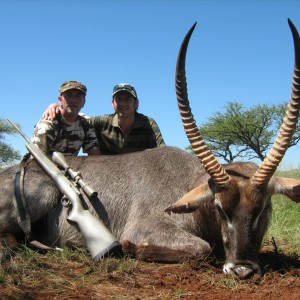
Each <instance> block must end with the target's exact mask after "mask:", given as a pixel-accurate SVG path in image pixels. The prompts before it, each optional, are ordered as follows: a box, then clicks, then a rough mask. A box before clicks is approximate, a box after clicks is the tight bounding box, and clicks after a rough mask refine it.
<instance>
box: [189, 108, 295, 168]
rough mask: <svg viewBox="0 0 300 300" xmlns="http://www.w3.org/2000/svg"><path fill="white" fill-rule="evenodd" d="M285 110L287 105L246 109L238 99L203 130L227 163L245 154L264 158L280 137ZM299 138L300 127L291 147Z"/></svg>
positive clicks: (249, 156) (217, 152)
mask: <svg viewBox="0 0 300 300" xmlns="http://www.w3.org/2000/svg"><path fill="white" fill-rule="evenodd" d="M285 110H286V106H285V105H284V104H280V105H266V104H263V105H257V106H255V107H252V108H249V109H246V108H245V107H243V105H242V104H240V103H238V102H227V104H226V106H225V112H223V113H221V112H217V113H216V114H215V115H214V116H213V117H211V118H209V120H208V122H207V123H204V124H203V125H202V126H200V127H199V130H200V132H201V134H202V136H203V138H204V139H205V140H206V141H207V144H208V146H209V147H210V149H211V150H212V152H213V153H214V155H215V156H216V157H221V158H223V159H224V160H225V161H227V162H231V161H233V160H234V159H235V158H243V157H247V159H254V158H259V159H260V160H263V159H264V158H265V156H266V154H267V152H268V150H269V149H270V148H271V146H272V145H273V142H274V140H275V138H276V136H277V133H278V131H279V126H280V125H281V123H282V118H283V115H284V112H285ZM299 139H300V131H299V130H298V131H297V134H295V136H294V138H293V140H292V141H291V143H290V147H291V146H294V145H296V144H297V143H298V142H299ZM188 149H191V148H190V147H188Z"/></svg>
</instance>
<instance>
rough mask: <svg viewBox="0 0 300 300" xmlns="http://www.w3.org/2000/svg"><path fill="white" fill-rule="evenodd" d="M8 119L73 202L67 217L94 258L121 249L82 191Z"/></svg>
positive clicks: (97, 258) (42, 166)
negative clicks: (85, 202)
mask: <svg viewBox="0 0 300 300" xmlns="http://www.w3.org/2000/svg"><path fill="white" fill-rule="evenodd" d="M7 120H8V121H9V122H10V123H11V124H12V125H13V127H14V128H15V129H16V130H17V131H18V132H19V133H20V134H21V135H22V136H23V138H24V139H25V140H26V141H27V144H26V148H27V149H28V151H29V152H30V153H31V154H32V156H33V157H34V158H35V159H36V161H37V162H38V164H39V165H40V166H41V168H42V169H43V170H44V171H45V172H46V173H47V174H48V175H49V176H50V177H51V179H52V180H53V181H54V182H55V183H56V185H57V187H58V188H59V190H60V191H61V192H62V193H63V194H64V195H65V196H66V197H67V199H68V200H69V201H70V202H71V204H72V208H71V211H70V213H69V216H68V218H67V219H68V220H70V221H72V222H75V223H76V224H77V225H78V227H79V229H80V231H81V233H82V235H83V238H84V240H85V243H86V246H87V248H88V250H89V252H90V254H91V256H92V258H93V260H94V261H97V260H99V259H101V258H103V257H106V256H107V255H109V254H110V253H112V252H114V251H115V250H116V248H118V250H119V248H121V245H120V243H119V242H118V241H117V240H116V238H115V237H114V236H113V235H112V234H111V233H110V231H109V230H108V229H107V228H106V227H105V225H104V223H103V222H102V221H101V220H100V219H99V218H97V217H96V216H95V215H93V214H92V213H91V212H90V211H89V210H85V209H84V208H83V206H82V204H81V199H80V195H81V194H80V191H79V190H78V189H77V188H76V187H75V186H74V185H73V184H72V182H70V181H69V179H68V178H66V177H65V176H64V174H63V173H62V171H61V170H60V169H59V168H58V167H57V166H56V165H55V164H54V163H53V162H52V161H51V160H50V159H49V158H48V157H47V155H46V154H45V153H44V152H43V151H42V150H40V148H38V146H36V145H35V144H33V143H32V142H31V141H30V140H29V139H28V138H27V137H26V136H25V134H24V133H23V132H22V131H21V130H20V129H19V128H18V126H17V125H16V124H14V122H13V121H11V120H10V119H7Z"/></svg>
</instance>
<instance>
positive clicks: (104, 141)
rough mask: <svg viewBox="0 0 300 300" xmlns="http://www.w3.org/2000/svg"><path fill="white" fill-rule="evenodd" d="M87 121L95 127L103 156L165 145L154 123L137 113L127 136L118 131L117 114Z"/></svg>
mask: <svg viewBox="0 0 300 300" xmlns="http://www.w3.org/2000/svg"><path fill="white" fill-rule="evenodd" d="M89 120H90V122H91V124H93V125H94V127H95V131H96V135H97V138H98V143H99V145H100V150H101V152H102V153H103V154H124V153H130V152H136V151H141V150H145V149H149V148H156V147H159V146H164V145H165V142H164V140H163V138H162V135H161V132H160V130H159V127H158V125H157V124H156V122H155V121H154V120H153V119H152V118H150V117H147V116H145V115H143V114H140V113H137V112H136V113H135V120H134V124H133V127H132V129H131V131H130V133H129V134H128V135H125V134H124V133H123V131H122V130H121V129H120V127H119V125H118V115H117V114H107V115H102V116H97V117H91V118H89Z"/></svg>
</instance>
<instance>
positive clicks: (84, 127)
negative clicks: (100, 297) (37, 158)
mask: <svg viewBox="0 0 300 300" xmlns="http://www.w3.org/2000/svg"><path fill="white" fill-rule="evenodd" d="M86 92H87V88H86V86H85V85H84V84H82V83H81V82H79V81H74V80H71V81H66V82H64V83H63V84H62V85H61V86H60V88H59V93H60V95H59V97H58V101H59V114H57V116H56V117H55V118H54V119H53V120H46V119H41V120H40V121H39V123H38V124H37V125H36V127H35V130H34V134H33V138H32V141H33V143H35V144H36V145H37V146H38V147H39V148H40V149H42V150H43V151H44V152H45V153H47V154H52V153H53V152H54V151H59V152H62V153H63V154H64V155H77V154H78V152H79V150H80V149H81V148H82V149H83V152H86V153H87V154H88V155H97V154H101V152H100V150H99V145H98V142H97V138H96V134H95V130H94V127H93V126H92V125H91V124H90V123H89V122H87V120H86V119H85V118H83V117H82V116H80V115H79V112H80V110H81V108H82V107H83V106H84V104H85V96H86ZM98 227H99V228H101V230H100V231H99V237H101V235H104V236H106V237H107V236H109V237H110V236H111V237H110V238H109V239H108V240H106V241H105V242H106V243H107V242H109V243H111V244H110V245H109V246H107V245H106V244H105V245H103V247H104V249H102V250H101V251H100V252H99V254H98V255H97V256H99V257H98V258H102V257H106V256H108V255H119V254H120V253H122V250H121V248H122V246H121V244H120V243H119V242H118V241H116V238H114V237H113V235H111V234H110V233H109V234H108V229H107V228H106V227H105V226H104V224H102V222H99V224H98ZM99 241H101V239H100V240H99ZM97 246H99V245H97ZM99 250H100V249H99Z"/></svg>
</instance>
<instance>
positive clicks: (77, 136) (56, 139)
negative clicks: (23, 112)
mask: <svg viewBox="0 0 300 300" xmlns="http://www.w3.org/2000/svg"><path fill="white" fill-rule="evenodd" d="M31 140H32V142H33V143H34V144H36V145H38V147H39V148H40V149H42V150H43V151H44V152H45V153H47V154H51V153H52V152H54V151H59V152H62V153H63V154H64V155H78V153H79V151H80V149H81V148H82V150H83V152H85V153H86V152H88V151H90V150H92V149H94V148H99V145H98V141H97V138H96V134H95V130H94V127H93V126H92V125H90V124H89V123H88V122H87V121H86V119H85V118H83V117H81V116H78V118H77V120H76V121H75V122H74V123H67V122H66V121H65V120H63V118H62V117H61V116H60V115H58V116H57V117H56V118H55V119H54V120H53V121H51V120H45V119H41V120H40V121H39V122H38V124H37V125H36V126H35V129H34V133H33V137H32V139H31Z"/></svg>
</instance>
